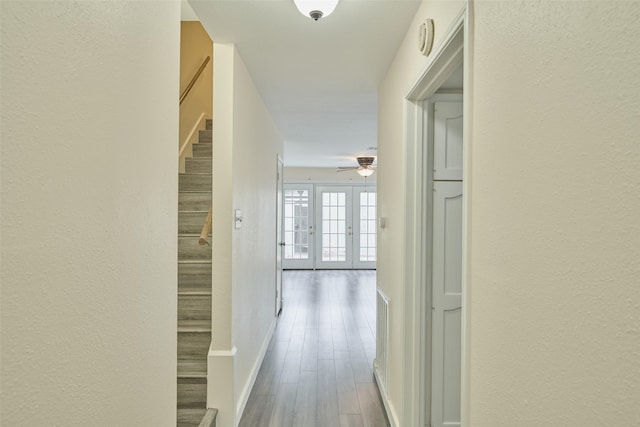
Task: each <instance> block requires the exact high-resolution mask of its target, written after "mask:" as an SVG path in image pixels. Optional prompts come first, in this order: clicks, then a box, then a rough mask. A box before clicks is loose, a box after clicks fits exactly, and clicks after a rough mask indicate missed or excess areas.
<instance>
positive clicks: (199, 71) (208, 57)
mask: <svg viewBox="0 0 640 427" xmlns="http://www.w3.org/2000/svg"><path fill="white" fill-rule="evenodd" d="M209 61H211V57H210V56H207V57H206V58H205V59H204V61H202V65H200V68H198V71H196V74H195V75H194V76H193V78H192V79H191V81H190V82H189V84H188V85H187V87H186V89H185V90H184V92H182V95H180V105H182V101H184V100H185V98H186V97H187V95H189V92H191V89H192V88H193V85H195V84H196V81H197V80H198V78H199V77H200V74H202V72H203V71H204V68H205V67H206V66H207V64H208V63H209Z"/></svg>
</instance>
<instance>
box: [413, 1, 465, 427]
mask: <svg viewBox="0 0 640 427" xmlns="http://www.w3.org/2000/svg"><path fill="white" fill-rule="evenodd" d="M470 13H471V11H470V10H469V9H468V8H467V7H466V6H465V7H464V8H463V9H462V10H461V12H460V13H459V15H458V17H456V19H455V20H454V24H453V25H452V26H451V27H450V28H449V30H448V31H447V32H446V33H445V34H444V35H443V37H442V41H441V42H440V47H439V48H438V50H437V51H435V52H433V54H432V57H430V60H429V61H428V62H427V64H426V66H425V68H424V69H423V71H422V73H421V74H420V75H419V76H418V78H417V79H416V82H415V84H414V85H413V86H412V87H411V88H410V89H409V90H408V92H407V95H406V98H405V107H406V110H405V111H406V115H405V124H406V130H407V139H406V151H405V152H406V165H407V168H406V175H405V179H406V181H405V182H406V188H407V194H406V203H407V209H406V217H405V221H406V222H405V225H406V248H407V251H408V253H409V254H411V255H412V256H407V257H406V260H405V265H404V267H405V278H406V284H405V286H406V288H405V301H404V304H405V308H406V311H405V318H404V330H405V331H406V332H407V334H406V336H405V338H406V342H405V348H407V349H409V351H407V357H406V359H405V362H406V363H405V364H404V373H403V378H404V395H405V403H406V404H405V408H404V419H405V422H406V424H407V425H430V426H445V425H447V426H456V425H457V426H460V425H466V424H465V420H466V417H467V413H468V401H467V399H466V395H467V394H466V393H467V391H468V363H469V362H468V353H467V348H468V346H467V342H468V316H467V313H466V298H467V295H468V293H467V287H468V279H467V277H466V268H467V267H466V265H467V259H468V254H467V251H468V237H467V236H468V235H469V220H468V218H469V212H468V206H469V201H468V198H467V197H465V196H464V194H467V193H468V191H467V190H468V188H469V185H470V182H469V180H468V179H467V178H468V177H469V170H470V162H469V160H470V155H469V145H470V144H469V142H470V138H469V130H470V124H471V114H470V111H471V109H470V105H471V104H470V102H469V99H470V96H469V94H470V93H471V92H472V90H471V85H470V84H471V77H470V70H471V62H470V61H471V58H472V55H471V45H470V44H469V43H468V40H469V32H470V28H469V24H470ZM454 80H457V81H458V83H459V86H458V87H456V85H452V82H453V81H454ZM456 98H457V99H456ZM439 102H443V103H447V104H448V103H451V105H445V104H442V105H436V104H437V103H439ZM456 103H457V105H453V104H456ZM449 107H452V108H453V110H460V111H461V112H462V114H459V113H460V111H458V112H455V111H454V112H453V113H452V112H451V111H449V110H450V108H449ZM436 113H438V114H440V113H445V114H444V116H445V120H444V121H445V127H444V128H442V129H440V130H438V129H437V126H439V125H437V124H436V122H435V119H436ZM453 122H457V124H458V125H461V126H460V129H462V128H463V129H464V132H462V131H461V130H460V132H459V134H458V136H459V138H458V140H457V141H458V142H457V143H456V144H457V145H456V144H450V145H448V142H447V141H445V142H444V143H439V147H440V148H436V146H437V145H438V144H436V142H435V141H434V138H435V134H436V133H437V132H439V131H443V132H444V133H443V135H444V136H445V138H448V137H450V136H451V135H452V134H451V132H453V134H455V132H456V131H455V129H454V128H455V126H454V128H451V127H447V126H449V125H450V124H452V123H453ZM443 156H444V157H443Z"/></svg>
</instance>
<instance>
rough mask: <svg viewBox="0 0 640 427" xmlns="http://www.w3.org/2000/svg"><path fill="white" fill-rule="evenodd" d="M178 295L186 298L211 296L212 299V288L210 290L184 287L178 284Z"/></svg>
mask: <svg viewBox="0 0 640 427" xmlns="http://www.w3.org/2000/svg"><path fill="white" fill-rule="evenodd" d="M178 294H179V295H184V296H192V297H195V296H209V297H211V286H209V288H208V289H207V288H205V287H200V288H198V287H184V286H180V285H179V284H178Z"/></svg>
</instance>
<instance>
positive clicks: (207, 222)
mask: <svg viewBox="0 0 640 427" xmlns="http://www.w3.org/2000/svg"><path fill="white" fill-rule="evenodd" d="M212 216H213V207H210V208H209V214H208V215H207V219H206V220H205V221H204V225H203V226H202V231H201V232H200V240H199V241H198V243H199V244H200V246H203V245H208V246H211V245H210V244H209V242H208V241H207V237H209V231H210V230H211V219H212Z"/></svg>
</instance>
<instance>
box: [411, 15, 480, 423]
mask: <svg viewBox="0 0 640 427" xmlns="http://www.w3.org/2000/svg"><path fill="white" fill-rule="evenodd" d="M472 6H473V3H472V2H465V5H464V6H463V7H462V8H461V10H460V12H459V14H458V16H457V17H456V18H455V19H454V21H453V24H452V25H451V26H450V27H449V29H448V30H447V31H446V32H445V34H444V36H443V39H442V42H441V43H440V45H439V47H438V49H437V50H436V51H434V52H433V53H432V55H431V58H430V60H429V61H428V62H427V64H426V65H425V67H424V68H423V70H422V71H421V73H420V74H419V75H418V77H417V79H416V80H415V82H414V83H413V84H412V85H411V86H410V88H409V90H408V91H407V92H406V95H405V99H404V111H405V115H404V116H405V117H404V126H405V135H406V140H405V144H406V145H405V146H406V150H405V160H406V171H405V191H406V217H405V220H406V222H405V233H404V235H405V242H404V243H405V253H406V257H405V263H404V272H405V292H404V298H405V299H404V307H405V310H404V311H405V313H404V348H405V349H406V351H405V356H404V357H405V360H404V370H403V384H404V396H405V399H404V407H403V409H402V411H403V415H404V416H403V418H404V420H405V424H406V425H412V426H413V425H416V426H417V425H425V423H426V420H430V416H431V414H430V408H429V407H425V405H426V406H428V405H427V404H426V402H427V401H430V395H429V394H428V390H427V384H426V382H427V372H426V370H425V369H426V368H425V365H426V363H427V360H428V362H429V363H430V357H429V355H428V354H427V353H428V352H427V350H428V345H429V343H427V342H426V338H425V337H427V335H426V331H427V326H430V325H427V314H429V313H430V309H429V310H427V308H430V307H431V300H430V299H431V292H430V290H431V279H430V277H429V276H430V274H428V273H429V272H430V271H431V255H432V254H431V252H432V251H431V249H430V248H429V245H428V242H431V238H432V232H431V230H430V229H429V226H428V223H429V222H428V219H429V216H430V214H429V212H430V208H431V203H432V202H431V201H430V198H431V197H430V196H431V194H430V193H431V192H432V189H431V188H430V186H429V184H428V181H427V177H428V173H429V161H430V160H431V159H432V153H429V149H428V147H425V146H424V145H423V141H425V137H426V135H427V134H428V133H427V131H428V129H426V128H425V127H426V125H427V123H425V113H426V112H425V106H426V104H427V103H425V102H424V101H425V100H427V99H428V98H430V97H431V96H432V95H434V94H435V92H436V91H437V90H438V89H439V88H440V86H442V84H443V83H444V82H445V81H446V80H447V78H448V77H449V76H450V74H451V73H452V72H453V71H455V70H456V69H457V68H458V67H459V66H460V65H463V73H464V77H463V87H464V92H463V115H464V118H463V127H464V134H463V171H462V174H463V194H465V199H464V204H463V213H462V331H461V336H462V354H461V384H460V387H461V396H460V417H461V426H469V425H470V422H471V420H470V417H469V364H470V359H469V342H470V337H471V329H470V318H469V311H468V310H469V289H470V286H471V280H470V275H469V272H470V260H471V254H470V240H471V223H470V218H471V197H470V196H471V194H472V193H471V191H470V190H471V184H472V182H471V167H472V165H471V147H472V141H471V134H472V123H473V120H472V119H473V117H472V108H471V105H472V98H471V94H472V93H473V87H472V85H473V81H472V80H473V79H472V72H473V63H472V58H473V52H472V50H473V43H472V42H473V10H472ZM429 382H430V379H429ZM429 386H430V384H429ZM427 397H429V400H427Z"/></svg>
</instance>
